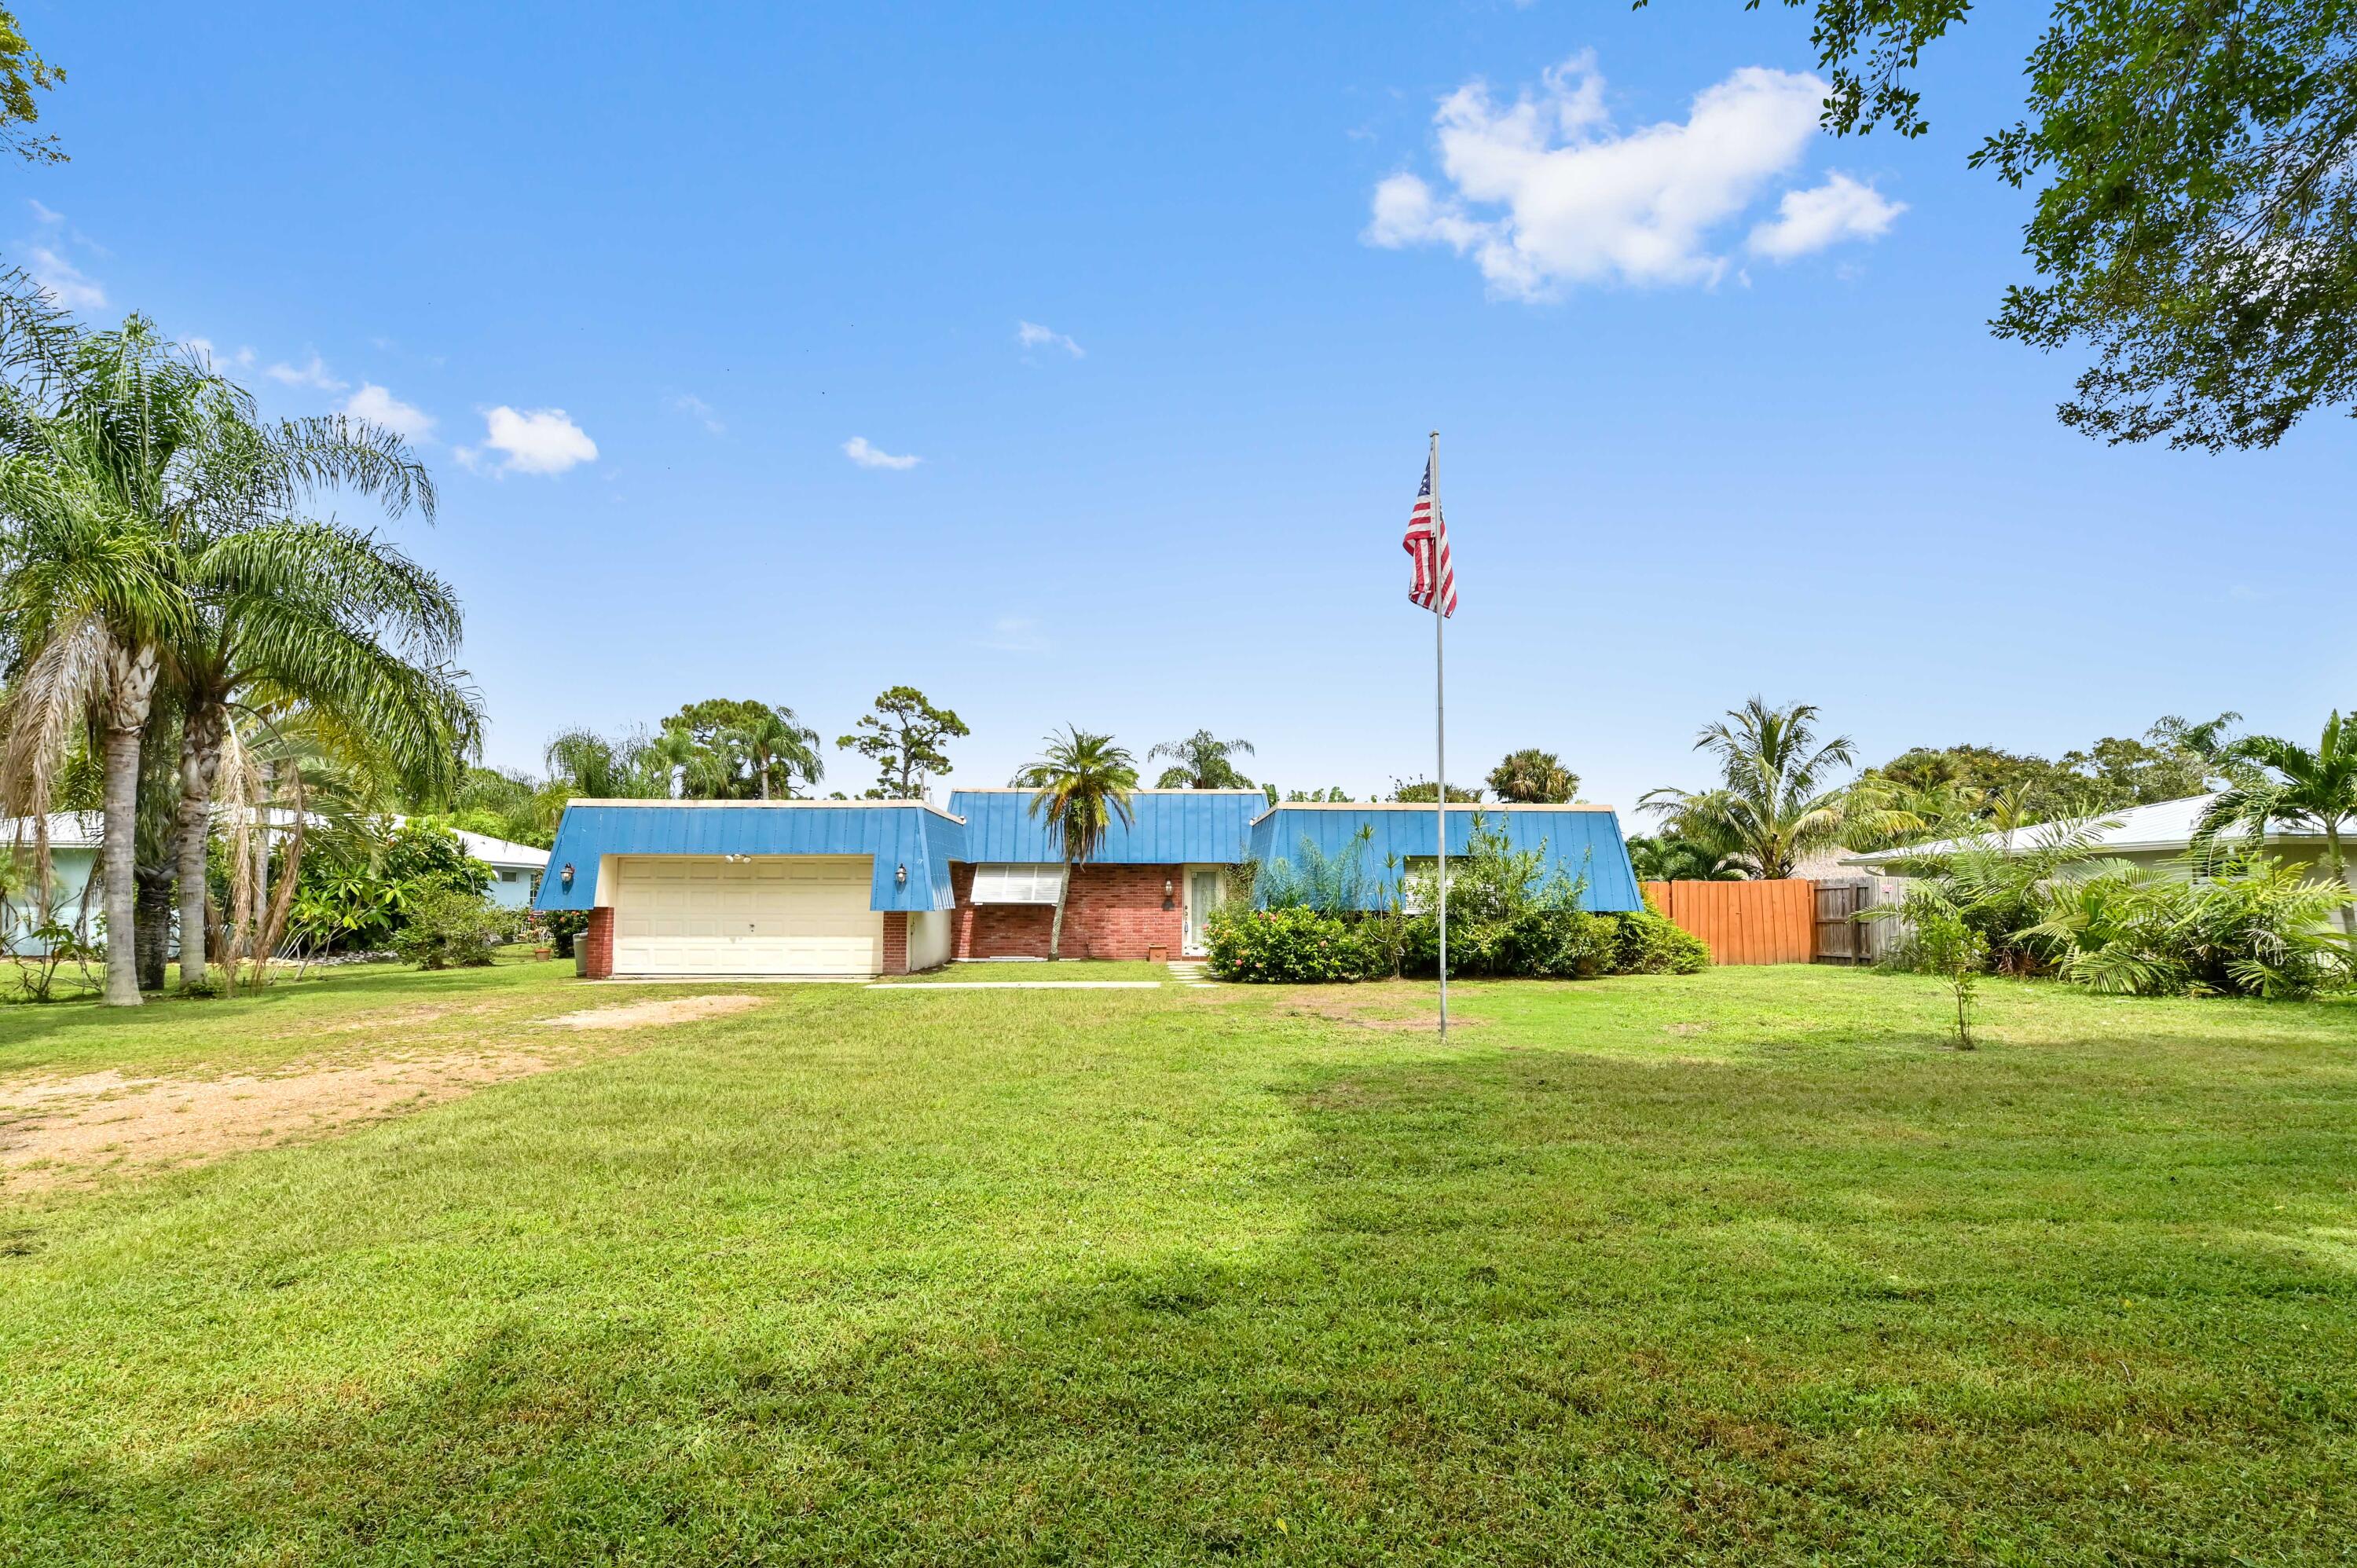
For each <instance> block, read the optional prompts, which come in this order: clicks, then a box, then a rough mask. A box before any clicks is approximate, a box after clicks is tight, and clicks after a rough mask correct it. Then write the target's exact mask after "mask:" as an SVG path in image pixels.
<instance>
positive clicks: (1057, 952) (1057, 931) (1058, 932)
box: [1048, 861, 1072, 961]
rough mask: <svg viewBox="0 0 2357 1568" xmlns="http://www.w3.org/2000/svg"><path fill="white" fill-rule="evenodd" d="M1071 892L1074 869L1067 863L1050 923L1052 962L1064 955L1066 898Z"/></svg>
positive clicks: (1049, 954)
mask: <svg viewBox="0 0 2357 1568" xmlns="http://www.w3.org/2000/svg"><path fill="white" fill-rule="evenodd" d="M1071 890H1072V867H1071V862H1069V861H1067V862H1066V863H1065V865H1064V877H1063V880H1062V881H1060V882H1059V883H1057V884H1056V914H1055V918H1053V919H1051V920H1050V921H1049V923H1048V957H1049V960H1050V961H1053V960H1056V959H1059V958H1061V957H1063V955H1064V898H1065V897H1066V895H1068V894H1070V893H1071Z"/></svg>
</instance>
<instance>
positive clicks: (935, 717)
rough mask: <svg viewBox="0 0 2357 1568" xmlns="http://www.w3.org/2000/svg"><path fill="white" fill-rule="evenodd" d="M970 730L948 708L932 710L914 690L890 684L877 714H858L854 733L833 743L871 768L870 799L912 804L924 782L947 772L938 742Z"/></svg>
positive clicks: (879, 696) (947, 762)
mask: <svg viewBox="0 0 2357 1568" xmlns="http://www.w3.org/2000/svg"><path fill="white" fill-rule="evenodd" d="M973 733H974V732H973V731H972V730H970V729H968V728H966V726H965V721H964V720H963V719H961V718H959V717H958V716H957V714H954V713H952V712H951V711H950V710H949V709H947V708H937V707H935V706H933V704H932V703H930V702H928V701H927V700H926V698H925V694H924V693H922V692H920V691H918V690H917V689H916V688H915V687H914V686H890V687H887V688H886V689H885V690H884V691H882V692H880V693H877V697H876V711H875V712H874V713H870V714H861V715H860V716H859V718H858V719H857V721H856V723H855V725H854V726H853V733H852V734H850V735H846V736H840V737H839V738H837V739H836V741H835V743H834V744H835V745H836V746H839V747H841V748H843V749H844V750H846V751H856V752H858V753H859V754H860V755H861V756H862V757H866V758H867V759H868V760H869V761H871V762H873V763H875V764H876V787H875V788H874V789H870V790H868V792H867V793H868V797H869V798H870V799H871V800H922V799H923V798H924V793H925V780H926V779H927V778H928V777H929V776H931V775H932V774H937V773H947V772H948V771H949V770H950V758H949V754H948V753H947V752H945V751H943V750H942V743H943V742H945V741H948V740H950V739H952V738H954V737H957V736H968V735H972V734H973Z"/></svg>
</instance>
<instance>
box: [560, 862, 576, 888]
mask: <svg viewBox="0 0 2357 1568" xmlns="http://www.w3.org/2000/svg"><path fill="white" fill-rule="evenodd" d="M556 879H557V880H558V881H559V882H562V883H564V884H565V887H566V889H567V890H568V891H569V890H570V889H571V888H572V886H573V863H572V862H571V861H569V860H568V861H566V862H565V869H564V870H563V871H561V872H559V873H557V877H556Z"/></svg>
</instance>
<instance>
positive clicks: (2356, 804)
mask: <svg viewBox="0 0 2357 1568" xmlns="http://www.w3.org/2000/svg"><path fill="white" fill-rule="evenodd" d="M2216 755H2217V757H2218V758H2219V761H2220V764H2221V766H2222V768H2224V770H2225V773H2226V777H2227V780H2228V782H2227V786H2226V788H2225V789H2222V790H2221V791H2219V793H2218V794H2217V796H2216V797H2215V798H2213V799H2212V800H2211V802H2210V804H2209V806H2208V807H2207V808H2206V809H2205V810H2204V811H2202V813H2201V821H2200V822H2198V823H2196V824H2195V826H2194V835H2193V848H2194V850H2195V852H2196V853H2197V854H2202V855H2205V856H2206V855H2208V854H2211V853H2212V851H2214V849H2215V848H2216V846H2217V841H2218V835H2219V834H2220V833H2221V832H2224V831H2225V830H2226V829H2227V828H2230V827H2233V826H2237V825H2239V826H2241V827H2243V828H2244V829H2245V830H2247V831H2248V832H2249V833H2250V835H2251V845H2252V847H2253V848H2258V847H2260V846H2261V845H2263V844H2264V843H2266V834H2267V829H2268V827H2269V826H2270V825H2272V824H2275V823H2281V824H2283V825H2284V826H2286V827H2305V828H2309V829H2312V830H2316V831H2320V832H2322V833H2323V834H2324V865H2325V868H2326V869H2327V870H2328V871H2330V873H2331V875H2332V878H2333V880H2334V881H2336V882H2339V883H2340V884H2341V886H2343V888H2344V889H2345V888H2346V887H2347V886H2348V882H2349V862H2348V859H2347V857H2346V856H2345V855H2344V854H2342V853H2341V827H2342V825H2343V824H2344V823H2346V822H2350V821H2352V819H2357V714H2351V715H2350V717H2349V718H2348V719H2347V720H2345V721H2344V720H2343V719H2342V718H2341V714H2340V712H2339V711H2338V710H2337V709H2336V710H2335V711H2334V713H2333V714H2332V716H2331V717H2330V718H2328V719H2326V720H2325V721H2324V734H2323V736H2322V737H2321V738H2319V740H2318V742H2317V743H2316V746H2315V748H2314V749H2313V750H2311V749H2310V748H2309V747H2307V746H2300V745H2298V744H2297V743H2295V742H2292V741H2288V740H2281V739H2278V738H2276V736H2270V735H2252V736H2244V737H2243V738H2242V739H2240V740H2238V741H2235V742H2233V744H2232V745H2230V746H2223V747H2221V748H2219V750H2218V752H2217V754H2216ZM2340 919H2341V932H2342V934H2343V935H2349V934H2351V920H2350V911H2349V906H2348V904H2347V903H2346V902H2343V903H2342V904H2341V908H2340Z"/></svg>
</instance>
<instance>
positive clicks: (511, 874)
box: [500, 871, 523, 882]
mask: <svg viewBox="0 0 2357 1568" xmlns="http://www.w3.org/2000/svg"><path fill="white" fill-rule="evenodd" d="M522 880H523V873H522V872H521V871H502V872H500V881H502V882H521V881H522Z"/></svg>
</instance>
